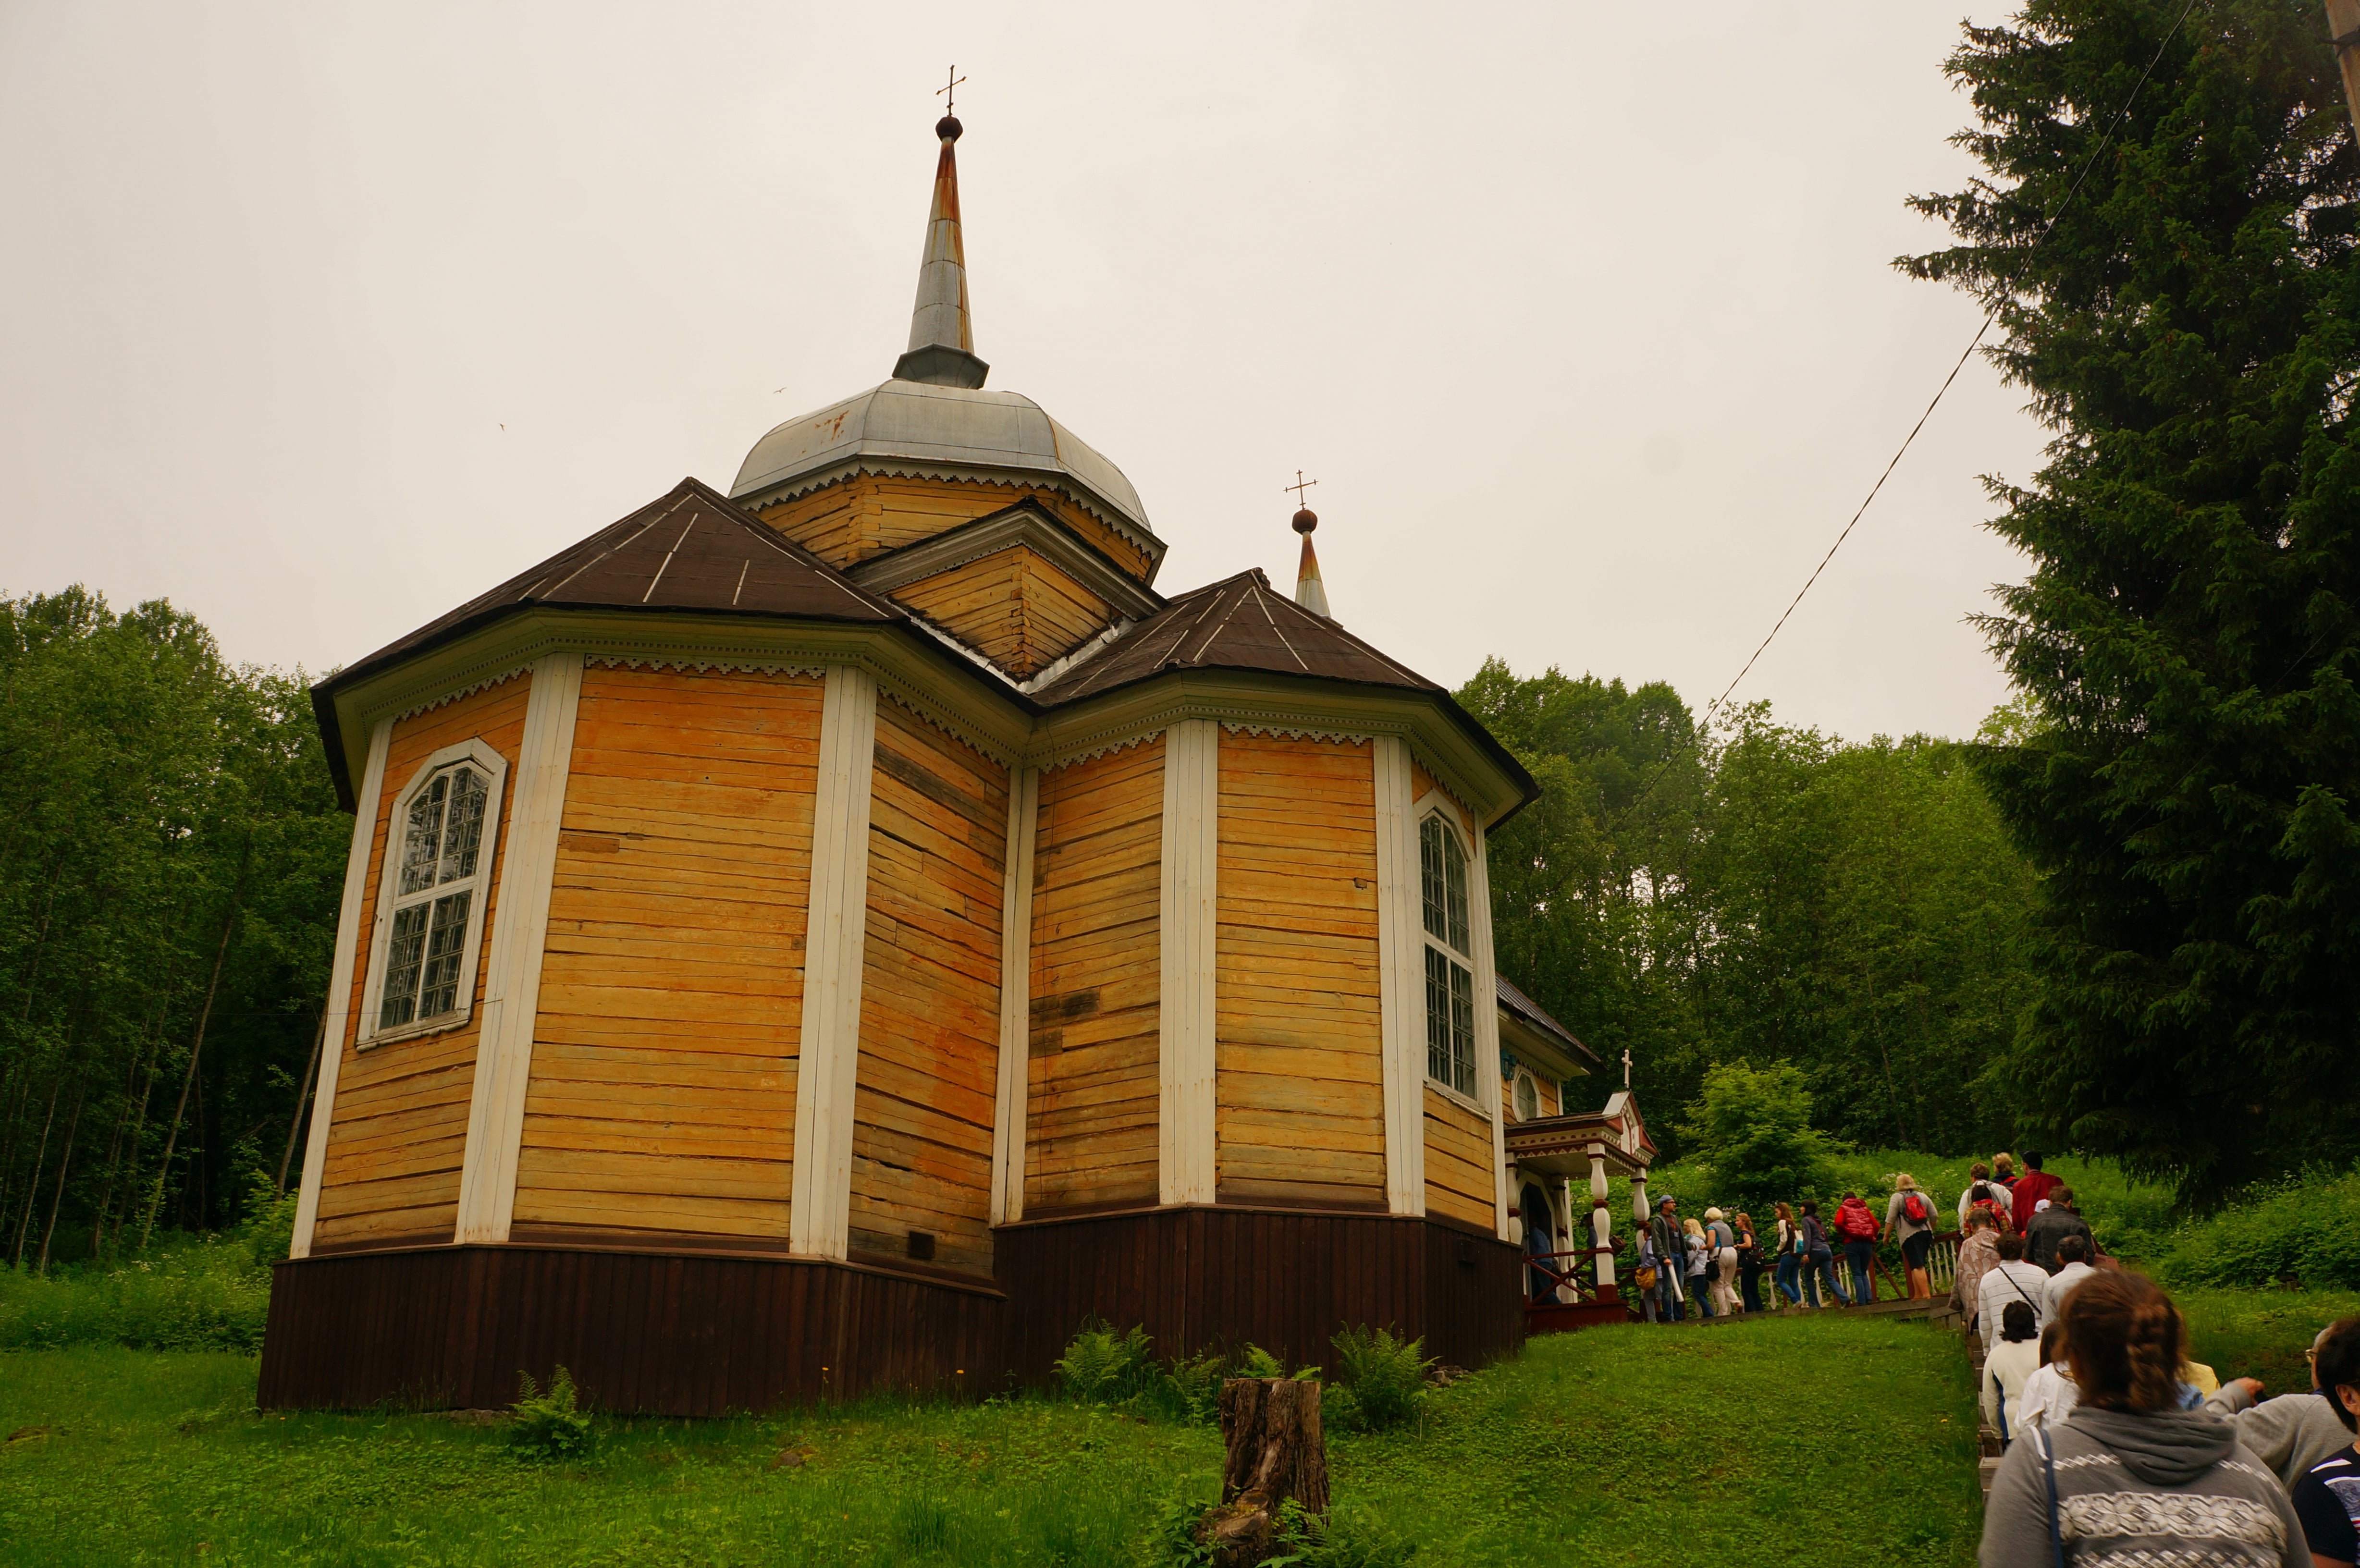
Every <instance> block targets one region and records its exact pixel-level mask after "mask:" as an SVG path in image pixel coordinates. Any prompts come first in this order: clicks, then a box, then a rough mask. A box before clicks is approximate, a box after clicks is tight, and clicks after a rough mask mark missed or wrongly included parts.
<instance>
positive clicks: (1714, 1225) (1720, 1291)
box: [1704, 1209, 1737, 1318]
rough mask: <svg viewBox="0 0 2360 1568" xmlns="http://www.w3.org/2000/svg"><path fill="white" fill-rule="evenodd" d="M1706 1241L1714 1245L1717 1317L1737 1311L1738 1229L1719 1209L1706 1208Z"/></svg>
mask: <svg viewBox="0 0 2360 1568" xmlns="http://www.w3.org/2000/svg"><path fill="white" fill-rule="evenodd" d="M1704 1240H1705V1245H1706V1246H1707V1247H1711V1248H1712V1261H1713V1270H1712V1291H1711V1297H1712V1312H1713V1315H1714V1316H1715V1317H1722V1318H1726V1317H1734V1316H1736V1314H1737V1232H1736V1230H1735V1228H1734V1227H1732V1225H1730V1223H1729V1219H1728V1216H1726V1215H1724V1214H1722V1213H1721V1211H1720V1210H1719V1209H1707V1210H1706V1211H1705V1212H1704Z"/></svg>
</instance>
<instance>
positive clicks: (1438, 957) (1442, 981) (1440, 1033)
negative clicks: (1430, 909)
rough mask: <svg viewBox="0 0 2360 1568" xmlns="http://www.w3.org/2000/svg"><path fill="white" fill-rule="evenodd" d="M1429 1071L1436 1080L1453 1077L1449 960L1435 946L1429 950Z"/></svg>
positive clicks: (1427, 1025)
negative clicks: (1451, 1065) (1451, 1067)
mask: <svg viewBox="0 0 2360 1568" xmlns="http://www.w3.org/2000/svg"><path fill="white" fill-rule="evenodd" d="M1426 1076H1427V1077H1429V1078H1431V1079H1433V1080H1435V1081H1436V1082H1437V1083H1449V1082H1450V1081H1451V1078H1450V960H1448V959H1447V958H1445V957H1443V956H1442V954H1441V953H1438V952H1437V951H1436V950H1435V949H1433V948H1430V947H1429V948H1427V949H1426Z"/></svg>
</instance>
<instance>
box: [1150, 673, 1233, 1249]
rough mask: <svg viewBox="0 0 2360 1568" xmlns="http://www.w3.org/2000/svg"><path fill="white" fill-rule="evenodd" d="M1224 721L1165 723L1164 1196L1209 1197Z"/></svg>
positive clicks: (1160, 1171)
mask: <svg viewBox="0 0 2360 1568" xmlns="http://www.w3.org/2000/svg"><path fill="white" fill-rule="evenodd" d="M1220 746H1221V726H1220V724H1219V723H1218V721H1216V720H1212V719H1181V720H1178V721H1176V722H1175V723H1174V724H1172V726H1171V727H1170V728H1169V729H1167V730H1165V731H1164V874H1163V878H1162V882H1163V905H1162V913H1163V937H1164V940H1163V950H1164V964H1163V988H1162V992H1161V996H1162V1001H1161V1004H1160V1007H1159V1008H1158V1014H1157V1035H1158V1040H1159V1044H1160V1051H1159V1061H1160V1063H1161V1070H1160V1073H1159V1079H1158V1088H1159V1093H1158V1096H1157V1099H1158V1106H1157V1108H1158V1112H1159V1115H1158V1117H1157V1134H1158V1136H1157V1143H1156V1155H1157V1159H1156V1169H1157V1175H1158V1181H1157V1187H1158V1191H1159V1194H1160V1196H1161V1199H1162V1201H1163V1202H1164V1203H1211V1202H1212V1201H1213V1195H1214V1181H1215V1170H1216V1166H1215V1162H1214V1161H1215V1149H1214V1131H1213V1073H1214V1012H1213V1007H1214V974H1213V971H1214V963H1215V942H1216V940H1217V938H1218V916H1219V903H1218V887H1217V886H1216V877H1217V873H1218V867H1219V865H1220V851H1221V844H1220V788H1221V777H1220Z"/></svg>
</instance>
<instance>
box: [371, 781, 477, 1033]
mask: <svg viewBox="0 0 2360 1568" xmlns="http://www.w3.org/2000/svg"><path fill="white" fill-rule="evenodd" d="M507 775H508V765H507V763H506V762H505V761H504V760H502V759H501V757H499V755H498V754H497V753H496V752H494V751H493V750H492V749H491V748H490V747H488V746H485V745H484V744H483V743H482V742H480V741H470V742H468V743H467V744H465V745H464V746H449V747H445V748H444V749H443V750H442V751H439V752H436V753H435V754H434V755H433V756H432V757H429V758H428V759H427V760H426V762H425V764H424V765H423V766H422V767H421V768H419V770H418V773H417V775H416V776H415V777H414V778H413V779H411V780H410V786H409V788H407V789H404V790H403V791H402V792H401V794H400V795H399V797H398V798H397V799H396V800H395V801H394V806H393V822H392V828H391V833H390V839H391V842H390V843H389V844H388V845H387V855H386V867H385V877H384V880H383V882H382V883H381V884H380V886H379V887H378V892H377V930H376V931H375V933H374V951H373V953H372V954H371V958H370V964H369V968H370V981H369V990H368V993H367V996H368V1010H367V1012H366V1014H365V1015H364V1021H365V1023H366V1026H367V1027H366V1030H365V1032H364V1035H363V1038H364V1039H365V1040H382V1039H385V1038H387V1037H388V1036H394V1035H402V1034H411V1033H424V1032H426V1031H428V1030H430V1029H449V1028H452V1027H454V1026H455V1025H458V1024H461V1023H464V1022H465V1021H466V1019H467V1016H468V1014H469V1013H470V1012H471V1011H472V1010H473V1009H474V1006H475V955H476V952H477V949H478V947H479V946H480V945H481V939H482V936H483V930H484V902H485V897H486V891H487V887H486V884H487V883H488V882H489V881H490V879H491V870H492V851H493V848H494V846H495V840H496V839H497V836H498V832H499V814H500V786H501V784H502V783H503V781H504V780H505V779H506V778H507Z"/></svg>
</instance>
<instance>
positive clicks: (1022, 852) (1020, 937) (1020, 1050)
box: [991, 767, 1041, 1225]
mask: <svg viewBox="0 0 2360 1568" xmlns="http://www.w3.org/2000/svg"><path fill="white" fill-rule="evenodd" d="M1040 807H1041V770H1040V769H1039V768H1024V767H1018V768H1014V769H1012V770H1011V772H1010V774H1009V778H1008V870H1007V876H1006V879H1005V880H1004V881H1003V882H1002V884H1001V886H1002V887H1003V889H1004V891H1003V892H1002V894H1001V896H1000V1094H999V1105H998V1109H997V1112H996V1114H995V1115H994V1116H993V1117H992V1121H991V1223H992V1224H994V1225H1007V1224H1010V1223H1011V1222H1012V1221H1015V1220H1021V1219H1022V1218H1023V1217H1024V1150H1025V1142H1024V1104H1025V1095H1026V1092H1027V1091H1028V1089H1029V1088H1030V1086H1031V1085H1030V1075H1029V1068H1030V1067H1031V1064H1032V834H1033V828H1034V824H1035V820H1036V819H1037V818H1038V816H1039V814H1040Z"/></svg>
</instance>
